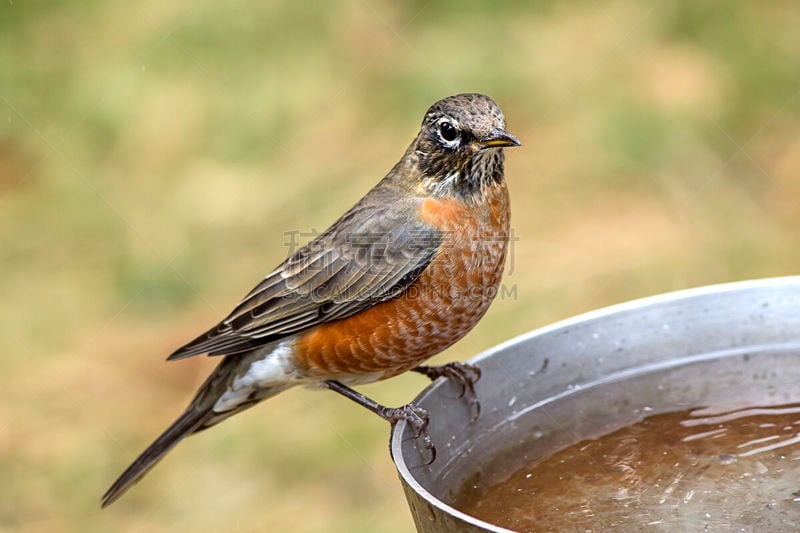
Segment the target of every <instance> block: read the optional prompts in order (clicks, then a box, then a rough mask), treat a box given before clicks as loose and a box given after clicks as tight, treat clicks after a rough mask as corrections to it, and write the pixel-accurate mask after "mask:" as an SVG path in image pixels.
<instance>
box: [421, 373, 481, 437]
mask: <svg viewBox="0 0 800 533" xmlns="http://www.w3.org/2000/svg"><path fill="white" fill-rule="evenodd" d="M411 370H413V371H414V372H419V373H420V374H425V375H426V376H428V377H429V378H431V380H435V379H436V378H440V377H444V378H447V379H449V380H451V381H454V382H455V383H457V384H458V385H460V386H461V393H460V394H459V395H458V397H459V398H464V400H465V401H466V402H467V404H468V405H469V408H470V410H471V411H472V417H471V418H470V420H469V421H470V422H475V420H477V419H478V416H479V415H480V414H481V404H480V402H479V401H478V396H477V395H476V394H475V383H477V382H478V380H479V379H481V369H480V368H478V367H477V366H475V365H471V364H469V363H460V362H457V361H456V362H453V363H447V364H446V365H442V366H424V365H420V366H418V367H416V368H412V369H411Z"/></svg>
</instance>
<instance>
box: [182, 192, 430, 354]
mask: <svg viewBox="0 0 800 533" xmlns="http://www.w3.org/2000/svg"><path fill="white" fill-rule="evenodd" d="M363 204H364V202H362V203H360V204H358V205H356V206H355V207H354V208H353V209H351V210H350V211H349V212H348V213H346V214H345V215H344V216H343V217H342V218H341V219H339V221H337V222H336V223H335V224H334V225H333V226H331V228H330V229H328V230H327V231H326V232H325V233H323V234H322V235H320V236H319V237H317V238H316V239H314V240H313V241H312V242H310V243H309V244H308V245H306V246H304V247H302V248H301V249H299V250H298V251H297V252H296V253H294V254H293V255H292V256H291V257H289V258H288V259H287V260H286V261H284V262H283V263H282V264H281V265H280V266H279V267H278V268H277V269H275V270H274V271H273V272H272V273H270V274H269V275H268V276H267V277H266V278H264V280H263V281H262V282H261V283H259V284H258V286H256V287H255V288H254V289H253V290H252V291H250V293H249V294H248V295H247V296H246V297H245V298H244V300H242V302H241V303H240V304H239V305H238V306H237V307H236V309H234V310H233V312H232V313H231V314H230V315H229V316H228V317H227V318H226V319H225V320H223V321H222V322H221V323H220V324H219V325H217V326H216V327H214V328H212V329H211V330H209V331H208V332H207V333H205V334H204V335H201V336H200V337H198V338H197V339H195V340H194V341H192V342H190V343H189V344H187V345H186V346H184V347H182V348H180V349H179V350H177V351H176V352H175V353H173V354H172V355H170V356H169V358H168V359H170V360H172V359H182V358H184V357H190V356H193V355H198V354H203V353H208V354H209V355H231V354H236V353H241V352H244V351H248V350H251V349H253V348H256V347H258V346H261V345H264V344H267V343H270V342H273V341H275V340H278V339H281V338H283V337H285V336H287V335H291V334H293V333H297V332H300V331H303V330H305V329H308V328H310V327H312V326H315V325H317V324H321V323H323V322H329V321H331V320H336V319H340V318H345V317H347V316H350V315H352V314H355V313H357V312H359V311H361V310H364V309H367V308H369V307H372V306H373V305H375V304H377V303H379V302H382V301H385V300H388V299H390V298H393V297H394V296H396V295H398V294H400V293H401V292H402V291H404V290H405V289H406V288H407V287H408V286H409V285H410V284H411V283H412V282H413V281H414V280H415V279H416V278H417V277H418V276H419V274H420V273H421V272H422V271H423V270H425V267H427V266H428V264H429V263H430V262H431V260H432V259H433V258H434V256H435V255H436V253H437V251H438V249H439V245H440V243H441V232H440V231H438V230H436V229H435V228H432V227H431V226H428V225H426V224H424V223H422V222H420V221H419V220H416V217H409V216H408V215H407V213H408V212H414V210H413V209H411V210H408V211H406V210H397V209H392V208H391V206H388V207H385V208H376V207H374V206H370V207H366V206H364V205H363Z"/></svg>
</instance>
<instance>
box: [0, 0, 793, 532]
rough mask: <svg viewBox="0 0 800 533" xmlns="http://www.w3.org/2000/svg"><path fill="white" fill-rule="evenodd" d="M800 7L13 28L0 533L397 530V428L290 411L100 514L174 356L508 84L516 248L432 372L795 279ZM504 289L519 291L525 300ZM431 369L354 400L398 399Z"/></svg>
mask: <svg viewBox="0 0 800 533" xmlns="http://www.w3.org/2000/svg"><path fill="white" fill-rule="evenodd" d="M798 27H800V9H798V6H797V4H796V2H793V1H782V2H781V1H775V2H769V3H767V2H759V1H757V0H753V1H750V2H735V1H731V0H719V1H706V2H695V1H691V0H686V1H646V2H645V1H639V0H630V1H612V2H602V3H596V2H589V1H588V0H587V1H564V2H547V1H539V2H502V3H500V2H476V1H470V2H461V1H449V2H425V1H418V2H389V1H382V2H371V1H367V0H354V1H336V2H308V3H306V2H290V1H286V2H275V1H267V2H252V1H250V2H244V1H241V0H236V1H233V2H211V1H207V0H197V1H193V2H189V1H185V0H181V1H175V2H156V1H152V0H145V1H143V2H138V3H129V2H119V1H110V2H97V1H90V2H67V1H57V2H44V1H32V2H21V1H13V2H12V1H7V2H3V4H2V6H1V7H0V293H2V295H3V300H4V305H3V306H2V307H0V373H2V381H3V386H2V387H0V399H1V401H0V476H2V479H3V483H2V484H0V529H3V530H15V531H25V532H39V531H41V532H51V531H140V530H143V529H144V528H148V530H150V531H174V530H178V529H182V530H186V531H300V532H303V531H341V532H351V531H364V532H407V531H411V530H412V527H413V526H412V522H411V518H410V514H409V512H408V510H407V507H406V503H405V500H404V498H403V495H402V492H401V489H400V485H399V482H398V481H397V479H396V474H395V472H394V469H393V466H392V463H391V460H390V458H389V454H388V451H387V436H388V427H387V425H386V424H385V423H384V422H383V421H381V420H379V419H378V418H377V417H375V416H373V415H371V414H369V413H367V412H366V411H365V410H363V409H361V408H359V407H357V406H355V405H353V404H351V403H350V402H348V401H347V400H345V399H343V398H340V397H338V396H336V395H333V394H331V393H324V392H312V391H307V390H293V391H290V392H288V393H286V394H284V395H282V396H280V397H279V398H276V399H274V400H271V401H270V402H268V404H265V405H264V406H262V407H259V408H257V409H254V410H252V411H248V412H247V413H245V414H243V415H242V416H238V417H236V418H234V419H232V420H230V421H228V422H226V423H225V424H223V425H221V426H220V427H218V428H215V429H214V430H212V431H210V432H208V433H204V434H202V435H201V436H198V437H196V438H191V439H189V440H187V441H185V442H183V443H182V444H181V445H180V446H179V447H178V448H177V449H176V450H175V451H174V452H173V453H172V454H171V455H170V456H169V457H168V458H167V459H166V460H165V461H164V462H163V463H162V464H160V465H159V466H158V468H156V469H155V470H154V471H153V472H152V473H151V475H149V476H148V477H147V478H146V479H145V480H144V481H143V482H142V483H140V484H139V485H137V486H136V487H135V488H134V489H133V490H131V492H129V493H128V494H127V495H126V496H125V497H124V498H123V499H122V500H120V501H119V502H117V503H116V504H115V505H113V506H112V507H111V508H109V509H107V510H105V511H103V512H101V511H100V509H99V498H100V495H101V494H102V493H103V491H104V490H105V489H106V488H107V486H108V484H109V483H110V482H111V481H112V480H113V479H114V478H115V477H116V476H117V474H119V473H120V471H121V469H122V468H124V467H125V466H126V465H127V464H128V463H129V461H130V460H132V459H133V458H134V456H135V455H136V454H137V453H138V452H140V451H141V450H142V449H143V448H144V446H145V445H147V444H148V443H149V442H150V441H151V440H152V438H154V437H155V436H156V435H157V433H159V432H160V431H161V430H162V429H163V428H164V427H165V426H166V425H167V424H168V423H169V422H170V421H171V420H172V419H173V418H174V417H175V416H177V414H178V413H179V412H180V411H181V410H182V408H183V407H184V405H185V403H186V402H187V401H188V400H189V398H190V396H191V395H192V393H193V392H194V390H195V387H196V386H197V385H198V384H199V383H200V382H201V381H202V380H203V378H204V376H205V375H206V373H207V372H208V370H209V369H210V368H211V367H212V366H213V364H214V361H211V360H209V359H208V358H204V357H198V358H193V359H190V360H186V361H181V362H176V363H171V364H166V363H164V361H163V360H164V357H165V356H166V355H167V354H168V353H170V352H171V351H172V350H173V349H175V348H176V347H177V346H179V345H180V344H182V343H184V342H185V341H187V340H189V339H190V338H192V337H193V336H194V335H196V334H198V333H199V332H200V331H201V330H204V329H205V328H207V327H209V326H210V325H212V324H213V323H214V322H216V320H218V319H219V318H220V317H221V316H223V315H224V314H226V313H227V312H228V311H229V310H230V309H231V308H232V306H233V305H234V304H235V303H236V302H237V301H238V299H239V298H240V297H241V296H243V295H244V294H245V293H246V292H247V291H248V290H249V289H250V288H251V287H252V286H253V285H254V284H255V283H256V282H257V281H258V280H259V279H260V278H261V277H262V276H263V275H264V274H266V273H267V272H268V270H269V269H271V268H272V267H273V266H275V265H276V264H277V263H278V262H279V261H281V260H282V259H283V258H284V257H285V256H286V254H287V251H288V249H287V246H286V243H287V237H286V235H285V232H287V231H292V230H301V231H310V230H312V229H317V230H321V229H324V228H325V227H326V226H327V225H328V224H329V223H331V222H332V221H333V220H334V219H335V218H336V217H337V216H338V215H339V214H340V213H341V212H343V211H344V210H345V209H346V208H348V207H349V206H350V205H351V204H352V203H353V202H354V201H355V200H357V199H358V198H359V197H360V196H361V195H362V194H363V193H364V192H365V191H366V190H367V189H368V188H369V187H371V186H372V184H374V183H375V182H376V181H377V180H378V179H379V178H380V177H381V176H383V174H384V173H385V172H386V171H387V170H388V169H389V168H391V166H392V165H393V164H394V163H395V161H396V160H397V159H398V158H399V157H400V155H401V154H402V153H403V151H404V150H405V147H406V146H407V144H408V142H409V141H410V140H411V138H413V136H414V135H415V134H416V131H417V128H418V125H419V122H420V120H421V118H422V115H423V113H424V112H425V110H426V108H427V107H428V105H430V104H431V103H432V102H434V101H435V100H437V99H439V98H441V97H443V96H446V95H449V94H453V93H458V92H465V91H479V92H484V93H487V94H489V95H491V96H492V97H493V98H495V99H496V100H497V102H498V103H500V105H501V106H502V108H503V110H504V111H505V114H506V117H507V122H508V126H509V129H510V131H512V132H513V133H514V134H515V135H517V136H518V137H519V138H520V139H522V141H523V144H524V146H523V147H522V148H521V149H517V150H514V151H512V152H511V153H509V156H508V159H507V161H508V162H507V172H506V175H507V178H508V181H509V186H510V189H511V194H512V203H513V206H512V212H513V216H512V220H513V226H514V231H515V236H516V237H517V238H518V241H516V242H515V244H514V247H513V249H512V253H513V256H512V259H511V264H510V265H509V269H508V272H507V275H506V281H505V282H506V285H507V287H509V289H510V290H511V292H512V294H515V297H514V296H509V297H506V298H503V299H498V300H497V301H496V302H495V304H494V305H493V307H492V309H491V310H490V311H489V314H488V315H487V317H486V319H485V320H484V321H483V322H482V323H481V324H480V325H479V326H478V327H477V328H476V330H475V331H474V332H473V333H471V334H470V335H469V336H468V337H467V338H466V339H465V340H463V341H462V342H460V343H459V344H457V345H456V346H455V347H453V348H452V349H450V350H448V351H447V352H446V353H445V354H443V355H442V356H440V357H438V358H437V360H438V361H443V360H450V359H465V358H468V357H470V356H472V355H474V354H476V353H478V352H479V351H481V350H483V349H485V348H488V347H490V346H492V345H494V344H496V343H499V342H501V341H503V340H505V339H508V338H509V337H511V336H514V335H517V334H520V333H522V332H525V331H528V330H530V329H532V328H535V327H537V326H542V325H545V324H547V323H550V322H552V321H555V320H558V319H561V318H565V317H569V316H572V315H575V314H577V313H580V312H583V311H588V310H590V309H594V308H597V307H600V306H605V305H609V304H613V303H617V302H620V301H624V300H629V299H632V298H637V297H641V296H646V295H651V294H655V293H660V292H665V291H670V290H674V289H680V288H685V287H692V286H698V285H704V284H711V283H719V282H725V281H732V280H740V279H746V278H755V277H765V276H777V275H786V274H794V273H797V265H798V262H799V261H800V232H799V231H798V224H799V223H800V40H798V39H797V28H798ZM514 291H515V292H514ZM425 384H426V381H425V379H424V378H422V377H420V376H418V375H413V376H401V377H399V378H396V379H394V380H391V381H389V382H385V383H380V384H375V385H370V386H367V387H363V388H362V390H363V391H364V392H366V393H367V394H369V395H371V396H373V397H374V398H375V399H377V400H379V401H382V402H384V403H388V404H400V403H405V402H407V401H409V400H410V399H411V398H412V397H413V396H414V395H415V394H416V393H417V392H418V391H419V390H420V389H421V388H422V387H423V386H424V385H425Z"/></svg>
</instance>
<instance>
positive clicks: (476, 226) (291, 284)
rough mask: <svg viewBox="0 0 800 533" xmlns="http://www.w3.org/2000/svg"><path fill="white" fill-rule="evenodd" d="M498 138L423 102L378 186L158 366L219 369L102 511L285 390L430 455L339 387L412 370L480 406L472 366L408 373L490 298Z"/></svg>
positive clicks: (452, 106) (459, 111)
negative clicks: (303, 389)
mask: <svg viewBox="0 0 800 533" xmlns="http://www.w3.org/2000/svg"><path fill="white" fill-rule="evenodd" d="M505 127H506V126H505V119H504V117H503V113H502V112H501V111H500V108H499V107H498V106H497V104H496V103H495V102H494V101H493V100H492V99H491V98H489V97H488V96H485V95H482V94H460V95H456V96H450V97H448V98H444V99H442V100H439V101H438V102H436V103H435V104H433V105H432V106H431V107H430V108H429V109H428V111H427V112H426V113H425V118H424V119H423V121H422V127H421V128H420V132H419V134H418V135H417V137H416V138H415V139H414V140H413V142H412V143H411V145H410V146H409V147H408V149H407V150H406V152H405V154H404V155H403V157H402V158H401V159H400V161H399V162H398V163H397V164H396V165H395V166H394V168H392V170H391V171H390V172H389V173H388V174H387V175H386V177H385V178H383V179H382V180H381V181H380V182H379V183H378V184H377V185H376V186H375V187H374V188H373V189H372V190H371V191H369V192H368V193H367V194H366V196H364V197H363V198H362V199H361V200H360V201H359V202H358V203H356V204H355V206H353V207H352V208H351V209H350V210H349V211H347V212H346V213H345V214H344V215H343V216H342V217H341V218H339V220H337V221H336V222H335V223H334V224H333V225H332V226H331V227H330V228H328V229H327V230H326V231H325V232H324V233H322V234H320V235H319V236H318V237H317V238H316V239H314V240H313V241H312V242H310V243H309V244H307V245H306V246H304V247H302V248H300V249H299V250H297V251H296V252H295V253H293V254H292V255H291V256H290V257H289V258H288V259H287V260H286V261H284V262H283V263H282V264H280V265H279V266H278V267H277V268H276V269H275V270H273V271H272V272H271V273H270V274H269V275H267V276H266V277H265V278H264V279H263V281H261V283H259V284H258V285H257V286H256V287H255V288H254V289H253V290H252V291H250V293H249V294H248V295H247V296H245V298H244V300H242V302H241V303H240V304H239V305H238V306H237V307H236V308H235V309H234V310H233V312H231V314H230V315H228V317H227V318H225V319H224V320H223V321H222V322H220V323H219V324H218V325H216V326H214V327H213V328H212V329H210V330H209V331H208V332H206V333H204V334H203V335H201V336H200V337H198V338H197V339H195V340H193V341H192V342H190V343H188V344H187V345H185V346H183V347H182V348H180V349H178V350H177V351H175V353H173V354H172V355H170V356H169V358H168V360H175V359H183V358H186V357H192V356H195V355H200V354H208V355H211V356H223V357H222V360H221V361H220V363H219V365H218V366H217V367H216V369H215V370H214V371H213V372H212V373H211V375H210V376H209V377H208V379H206V381H205V383H203V385H202V386H201V387H200V390H199V391H198V392H197V394H196V396H195V397H194V399H193V400H192V401H191V403H190V404H189V406H188V408H187V409H186V411H185V412H184V413H183V414H182V415H181V416H180V417H178V419H177V420H176V421H175V422H174V423H173V424H172V425H171V426H170V427H169V428H168V429H167V430H166V431H165V432H164V433H163V434H162V435H161V436H160V437H158V438H157V439H156V440H155V442H153V443H152V444H151V445H150V447H148V448H147V449H146V450H145V451H144V452H143V453H142V454H141V455H140V456H139V457H138V458H137V459H136V460H135V461H134V462H133V464H131V465H130V466H129V467H128V468H127V470H125V472H123V473H122V475H121V476H120V477H119V479H117V481H116V482H114V484H113V485H112V486H111V488H110V489H109V490H108V492H106V493H105V495H104V496H103V500H102V503H103V506H104V507H105V506H106V505H108V504H110V503H111V502H113V501H114V500H116V499H117V498H118V497H119V496H120V495H121V494H122V493H123V492H124V491H125V490H126V489H127V488H128V487H130V485H132V484H133V483H135V482H136V481H138V480H139V479H140V478H141V477H142V476H143V475H144V474H145V473H146V472H147V471H148V470H149V469H150V468H152V467H153V466H154V465H155V464H156V462H157V461H158V460H159V459H161V458H162V457H163V456H164V455H165V454H166V453H167V452H168V451H169V450H171V449H172V448H173V447H174V446H175V445H176V444H177V443H178V442H180V440H181V439H183V438H184V437H187V436H189V435H191V434H193V433H197V432H198V431H201V430H204V429H206V428H209V427H211V426H213V425H215V424H217V423H219V422H221V421H222V420H224V419H226V418H228V417H229V416H231V415H234V414H236V413H239V412H241V411H243V410H245V409H247V408H249V407H251V406H253V405H255V404H256V403H258V402H260V401H262V400H265V399H267V398H270V397H272V396H275V395H276V394H278V393H280V392H282V391H285V390H287V389H289V388H290V387H294V386H296V385H312V386H317V387H323V388H328V389H330V390H333V391H336V392H338V393H340V394H342V395H344V396H346V397H348V398H350V399H352V400H354V401H356V402H358V403H359V404H361V405H363V406H364V407H366V408H368V409H370V410H371V411H373V412H375V413H376V414H378V415H380V416H381V417H383V418H384V419H386V420H389V421H390V422H391V423H395V422H397V421H398V420H407V421H408V422H409V423H410V424H411V425H412V427H414V428H415V429H416V433H417V435H418V437H421V438H422V439H423V441H424V444H425V446H426V447H428V448H429V449H431V451H432V452H435V449H434V448H433V446H432V444H431V442H430V438H429V437H428V435H427V432H426V431H425V427H426V426H427V413H425V412H424V411H423V410H422V409H419V408H417V407H416V406H414V405H413V404H408V405H405V406H402V407H398V408H389V407H385V406H382V405H379V404H378V403H376V402H374V401H373V400H370V399H369V398H367V397H365V396H363V395H362V394H360V393H358V392H356V391H355V390H353V389H351V388H350V387H349V386H350V385H358V384H363V383H370V382H373V381H378V380H382V379H386V378H390V377H392V376H396V375H398V374H400V373H402V372H406V371H408V370H413V371H417V372H421V373H423V374H425V375H427V376H428V377H430V378H431V379H435V378H437V377H440V376H445V377H448V378H452V379H456V380H458V381H459V382H460V384H461V386H462V395H463V394H464V393H465V392H466V393H468V395H467V396H468V398H469V399H471V402H472V404H473V406H474V407H475V408H477V407H478V404H477V401H476V400H475V399H474V390H473V383H474V381H475V380H477V379H478V378H479V377H480V374H479V373H478V371H477V369H476V368H475V367H471V366H469V365H465V364H459V363H450V364H448V365H444V366H440V367H431V366H419V365H420V364H421V363H422V362H424V361H425V360H426V359H428V358H429V357H431V356H433V355H435V354H437V353H439V352H441V351H442V350H444V349H445V348H447V347H448V346H450V345H452V344H453V343H455V342H456V341H458V340H459V339H461V338H462V337H463V336H464V335H465V334H466V333H467V332H468V331H469V330H470V329H472V327H473V326H475V324H476V323H477V322H478V320H480V318H481V317H482V316H483V315H484V313H485V312H486V310H487V308H488V307H489V304H490V303H491V301H492V300H493V298H494V296H495V294H496V293H497V288H498V286H499V283H500V278H501V274H502V270H503V264H504V262H505V256H506V250H507V242H508V231H509V225H508V224H509V199H508V189H507V188H506V183H505V180H504V177H503V157H504V156H503V148H504V147H511V146H519V144H520V142H519V141H518V140H517V139H516V138H515V137H514V136H513V135H511V134H510V133H508V132H507V131H506V130H505ZM475 413H477V411H475Z"/></svg>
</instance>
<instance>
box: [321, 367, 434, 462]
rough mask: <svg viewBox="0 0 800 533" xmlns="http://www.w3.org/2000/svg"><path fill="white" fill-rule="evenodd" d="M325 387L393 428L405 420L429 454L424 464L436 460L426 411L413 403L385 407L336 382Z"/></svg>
mask: <svg viewBox="0 0 800 533" xmlns="http://www.w3.org/2000/svg"><path fill="white" fill-rule="evenodd" d="M325 386H326V387H328V388H329V389H330V390H332V391H334V392H338V393H339V394H341V395H342V396H345V397H347V398H350V399H351V400H353V401H354V402H356V403H358V404H359V405H362V406H363V407H366V408H367V409H369V410H370V411H372V412H373V413H375V414H376V415H378V416H380V417H381V418H383V419H384V420H387V421H388V422H389V423H390V424H392V426H393V427H394V425H395V424H397V423H398V422H399V421H401V420H405V421H406V423H407V424H408V425H409V426H411V429H412V430H413V431H414V439H417V440H420V441H421V442H422V448H423V449H424V450H425V451H427V452H429V453H430V454H431V458H430V460H429V461H428V462H427V463H425V464H428V465H429V464H431V463H432V462H433V461H434V460H435V459H436V447H435V446H434V445H433V439H431V436H430V434H429V433H428V423H429V422H430V416H429V415H428V411H426V410H425V409H423V408H422V407H417V406H416V405H414V404H413V403H409V404H406V405H403V406H400V407H386V406H385V405H381V404H379V403H378V402H376V401H375V400H372V399H371V398H367V397H366V396H364V395H363V394H361V393H360V392H358V391H355V390H353V389H351V388H350V387H348V386H347V385H344V384H343V383H340V382H338V381H333V380H331V381H326V382H325Z"/></svg>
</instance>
